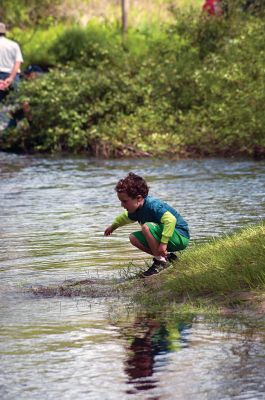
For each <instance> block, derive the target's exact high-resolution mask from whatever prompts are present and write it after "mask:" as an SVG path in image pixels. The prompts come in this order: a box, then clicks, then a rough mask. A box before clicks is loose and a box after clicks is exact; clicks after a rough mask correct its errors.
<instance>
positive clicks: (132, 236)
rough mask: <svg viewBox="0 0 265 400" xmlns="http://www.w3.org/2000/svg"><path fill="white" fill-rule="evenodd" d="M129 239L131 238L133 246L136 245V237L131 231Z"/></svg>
mask: <svg viewBox="0 0 265 400" xmlns="http://www.w3.org/2000/svg"><path fill="white" fill-rule="evenodd" d="M129 240H130V242H131V244H132V245H133V246H135V244H136V240H137V239H136V237H135V236H134V235H133V234H132V233H131V234H130V236H129Z"/></svg>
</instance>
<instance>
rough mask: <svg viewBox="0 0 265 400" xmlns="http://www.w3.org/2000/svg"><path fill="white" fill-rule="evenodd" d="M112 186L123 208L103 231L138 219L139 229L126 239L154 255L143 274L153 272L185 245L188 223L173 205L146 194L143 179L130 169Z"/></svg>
mask: <svg viewBox="0 0 265 400" xmlns="http://www.w3.org/2000/svg"><path fill="white" fill-rule="evenodd" d="M115 190H116V192H117V196H118V198H119V200H120V202H121V205H122V207H124V208H125V209H126V211H125V212H123V213H122V214H120V215H119V216H118V217H116V218H115V220H114V221H113V223H112V224H111V225H110V226H109V227H107V228H106V230H105V232H104V235H105V236H109V235H111V234H112V232H113V231H114V230H115V229H117V228H119V227H120V226H123V225H126V224H130V223H133V222H135V221H138V222H139V223H140V224H141V230H140V231H137V232H133V233H132V234H131V235H130V242H131V243H132V245H133V246H135V247H137V248H138V249H140V250H142V251H144V252H146V253H148V254H151V255H152V256H154V258H153V261H154V262H153V264H152V265H151V267H150V268H149V269H148V270H147V271H145V272H144V273H143V276H150V275H153V274H157V273H158V272H160V271H161V270H162V269H164V268H166V267H167V266H168V264H169V262H171V261H173V260H175V259H177V256H176V255H175V254H174V252H175V251H179V250H183V249H185V248H186V247H187V246H188V243H189V229H188V225H187V223H186V222H185V221H184V219H183V218H182V217H181V215H180V214H179V213H178V212H177V211H176V210H174V208H172V207H170V206H169V205H168V204H167V203H165V202H163V201H161V200H158V199H154V198H153V197H151V196H148V192H149V187H148V186H147V184H146V182H145V180H144V179H143V178H142V177H140V176H138V175H136V174H134V173H132V172H130V173H129V174H128V176H126V178H124V179H121V180H120V181H119V182H118V183H117V185H116V187H115Z"/></svg>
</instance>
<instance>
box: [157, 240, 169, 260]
mask: <svg viewBox="0 0 265 400" xmlns="http://www.w3.org/2000/svg"><path fill="white" fill-rule="evenodd" d="M158 255H159V256H163V257H166V256H167V244H165V243H160V245H159V247H158Z"/></svg>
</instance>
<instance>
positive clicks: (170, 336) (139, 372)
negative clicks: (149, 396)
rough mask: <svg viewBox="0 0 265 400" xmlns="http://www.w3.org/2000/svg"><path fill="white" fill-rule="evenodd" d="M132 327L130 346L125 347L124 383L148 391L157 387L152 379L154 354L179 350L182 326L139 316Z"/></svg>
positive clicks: (155, 381)
mask: <svg viewBox="0 0 265 400" xmlns="http://www.w3.org/2000/svg"><path fill="white" fill-rule="evenodd" d="M132 328H133V332H131V333H132V336H131V337H130V338H129V339H130V340H131V344H130V346H129V347H128V359H127V361H126V365H125V372H126V373H127V375H128V377H129V379H128V383H133V385H134V387H135V388H136V389H137V390H148V389H152V388H154V387H156V386H157V380H156V379H155V378H154V377H152V375H153V372H154V366H155V357H156V355H163V354H165V353H168V352H170V351H173V350H174V351H176V350H178V349H180V348H181V347H183V345H181V341H184V340H183V339H181V331H182V330H183V329H184V328H185V325H183V324H179V323H176V322H174V323H172V322H171V323H169V322H165V321H159V320H157V319H155V318H150V317H147V316H141V317H138V318H137V320H136V322H135V323H134V326H133V327H132ZM127 335H128V332H127ZM163 361H165V359H163V357H162V358H160V359H159V361H157V363H156V367H159V366H161V365H162V362H163ZM128 393H132V392H131V391H128Z"/></svg>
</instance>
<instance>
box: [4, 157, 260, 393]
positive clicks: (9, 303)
mask: <svg viewBox="0 0 265 400" xmlns="http://www.w3.org/2000/svg"><path fill="white" fill-rule="evenodd" d="M129 171H133V172H136V173H139V174H141V175H142V176H144V177H145V179H146V180H147V182H148V184H149V185H150V188H151V190H150V194H151V195H153V196H154V197H159V198H162V199H164V200H166V201H167V202H169V203H170V204H171V205H173V206H174V207H176V208H177V209H178V211H180V212H181V214H182V215H183V217H184V218H185V219H186V220H187V221H188V223H189V225H190V230H191V237H192V243H196V242H203V241H206V240H208V239H209V238H211V237H216V236H220V235H223V234H226V233H229V232H231V231H233V230H234V229H236V228H239V227H241V226H245V225H247V224H252V223H256V222H259V221H260V220H261V219H264V215H265V201H264V200H265V193H264V182H265V179H264V178H265V162H264V161H262V162H255V161H251V160H233V159H232V160H226V159H208V160H181V161H169V160H151V159H135V160H97V159H86V158H78V157H76V158H67V157H65V158H55V157H36V156H18V155H13V154H5V153H0V174H1V175H0V204H1V213H0V274H1V287H0V295H1V306H0V317H1V336H0V338H1V344H0V354H1V375H0V396H1V399H3V400H11V399H12V400H13V399H19V400H23V399H25V400H26V399H27V400H31V399H34V400H35V399H41V400H46V399H47V400H48V399H49V400H54V399H57V398H63V399H69V400H70V399H76V400H83V399H86V400H87V399H92V400H94V399H95V400H97V399H99V400H103V399H106V400H112V399H113V400H114V399H115V400H127V399H132V400H133V399H144V400H145V399H152V400H155V399H156V400H171V399H182V400H190V399H193V400H201V399H207V400H209V399H210V400H215V399H238V400H243V399H244V400H245V399H252V400H254V399H265V395H264V393H265V383H264V372H265V343H264V342H265V340H264V339H265V331H264V324H262V323H260V322H259V323H255V321H254V322H253V320H252V319H250V320H249V319H244V320H242V319H240V318H237V317H230V318H223V319H218V320H217V321H215V320H211V319H209V318H207V317H205V316H203V315H196V314H195V315H189V316H187V315H179V314H176V315H171V316H167V317H166V318H165V316H163V317H162V316H161V315H149V314H148V313H145V314H141V313H140V314H139V313H135V312H134V311H133V310H132V309H131V308H130V305H129V304H124V303H123V301H122V300H121V299H113V298H107V299H106V298H104V297H102V298H81V297H76V298H65V297H49V298H44V297H41V296H35V295H34V294H32V293H31V292H30V290H28V289H29V288H30V287H31V286H32V285H49V284H57V283H62V282H63V281H64V280H66V279H72V280H81V279H86V278H88V277H92V278H93V279H97V278H112V277H116V276H118V275H119V274H120V271H121V270H122V269H123V268H125V267H126V266H127V265H128V263H130V261H133V263H134V264H135V265H139V266H141V265H144V263H145V262H146V260H148V257H146V256H144V255H143V254H141V253H140V252H139V251H137V250H136V249H133V248H132V247H131V245H130V244H129V241H128V234H129V232H130V231H131V227H129V226H127V227H124V228H122V229H120V230H118V231H116V232H115V233H114V234H113V236H111V237H104V236H103V232H104V229H105V227H106V226H108V225H109V224H110V223H111V222H112V219H113V217H114V216H115V215H117V214H118V213H119V212H120V211H121V210H122V209H121V208H120V204H119V202H118V200H117V198H116V194H115V191H114V186H115V184H116V182H117V181H118V180H119V179H120V178H122V177H124V176H125V175H126V174H127V173H128V172H129Z"/></svg>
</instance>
